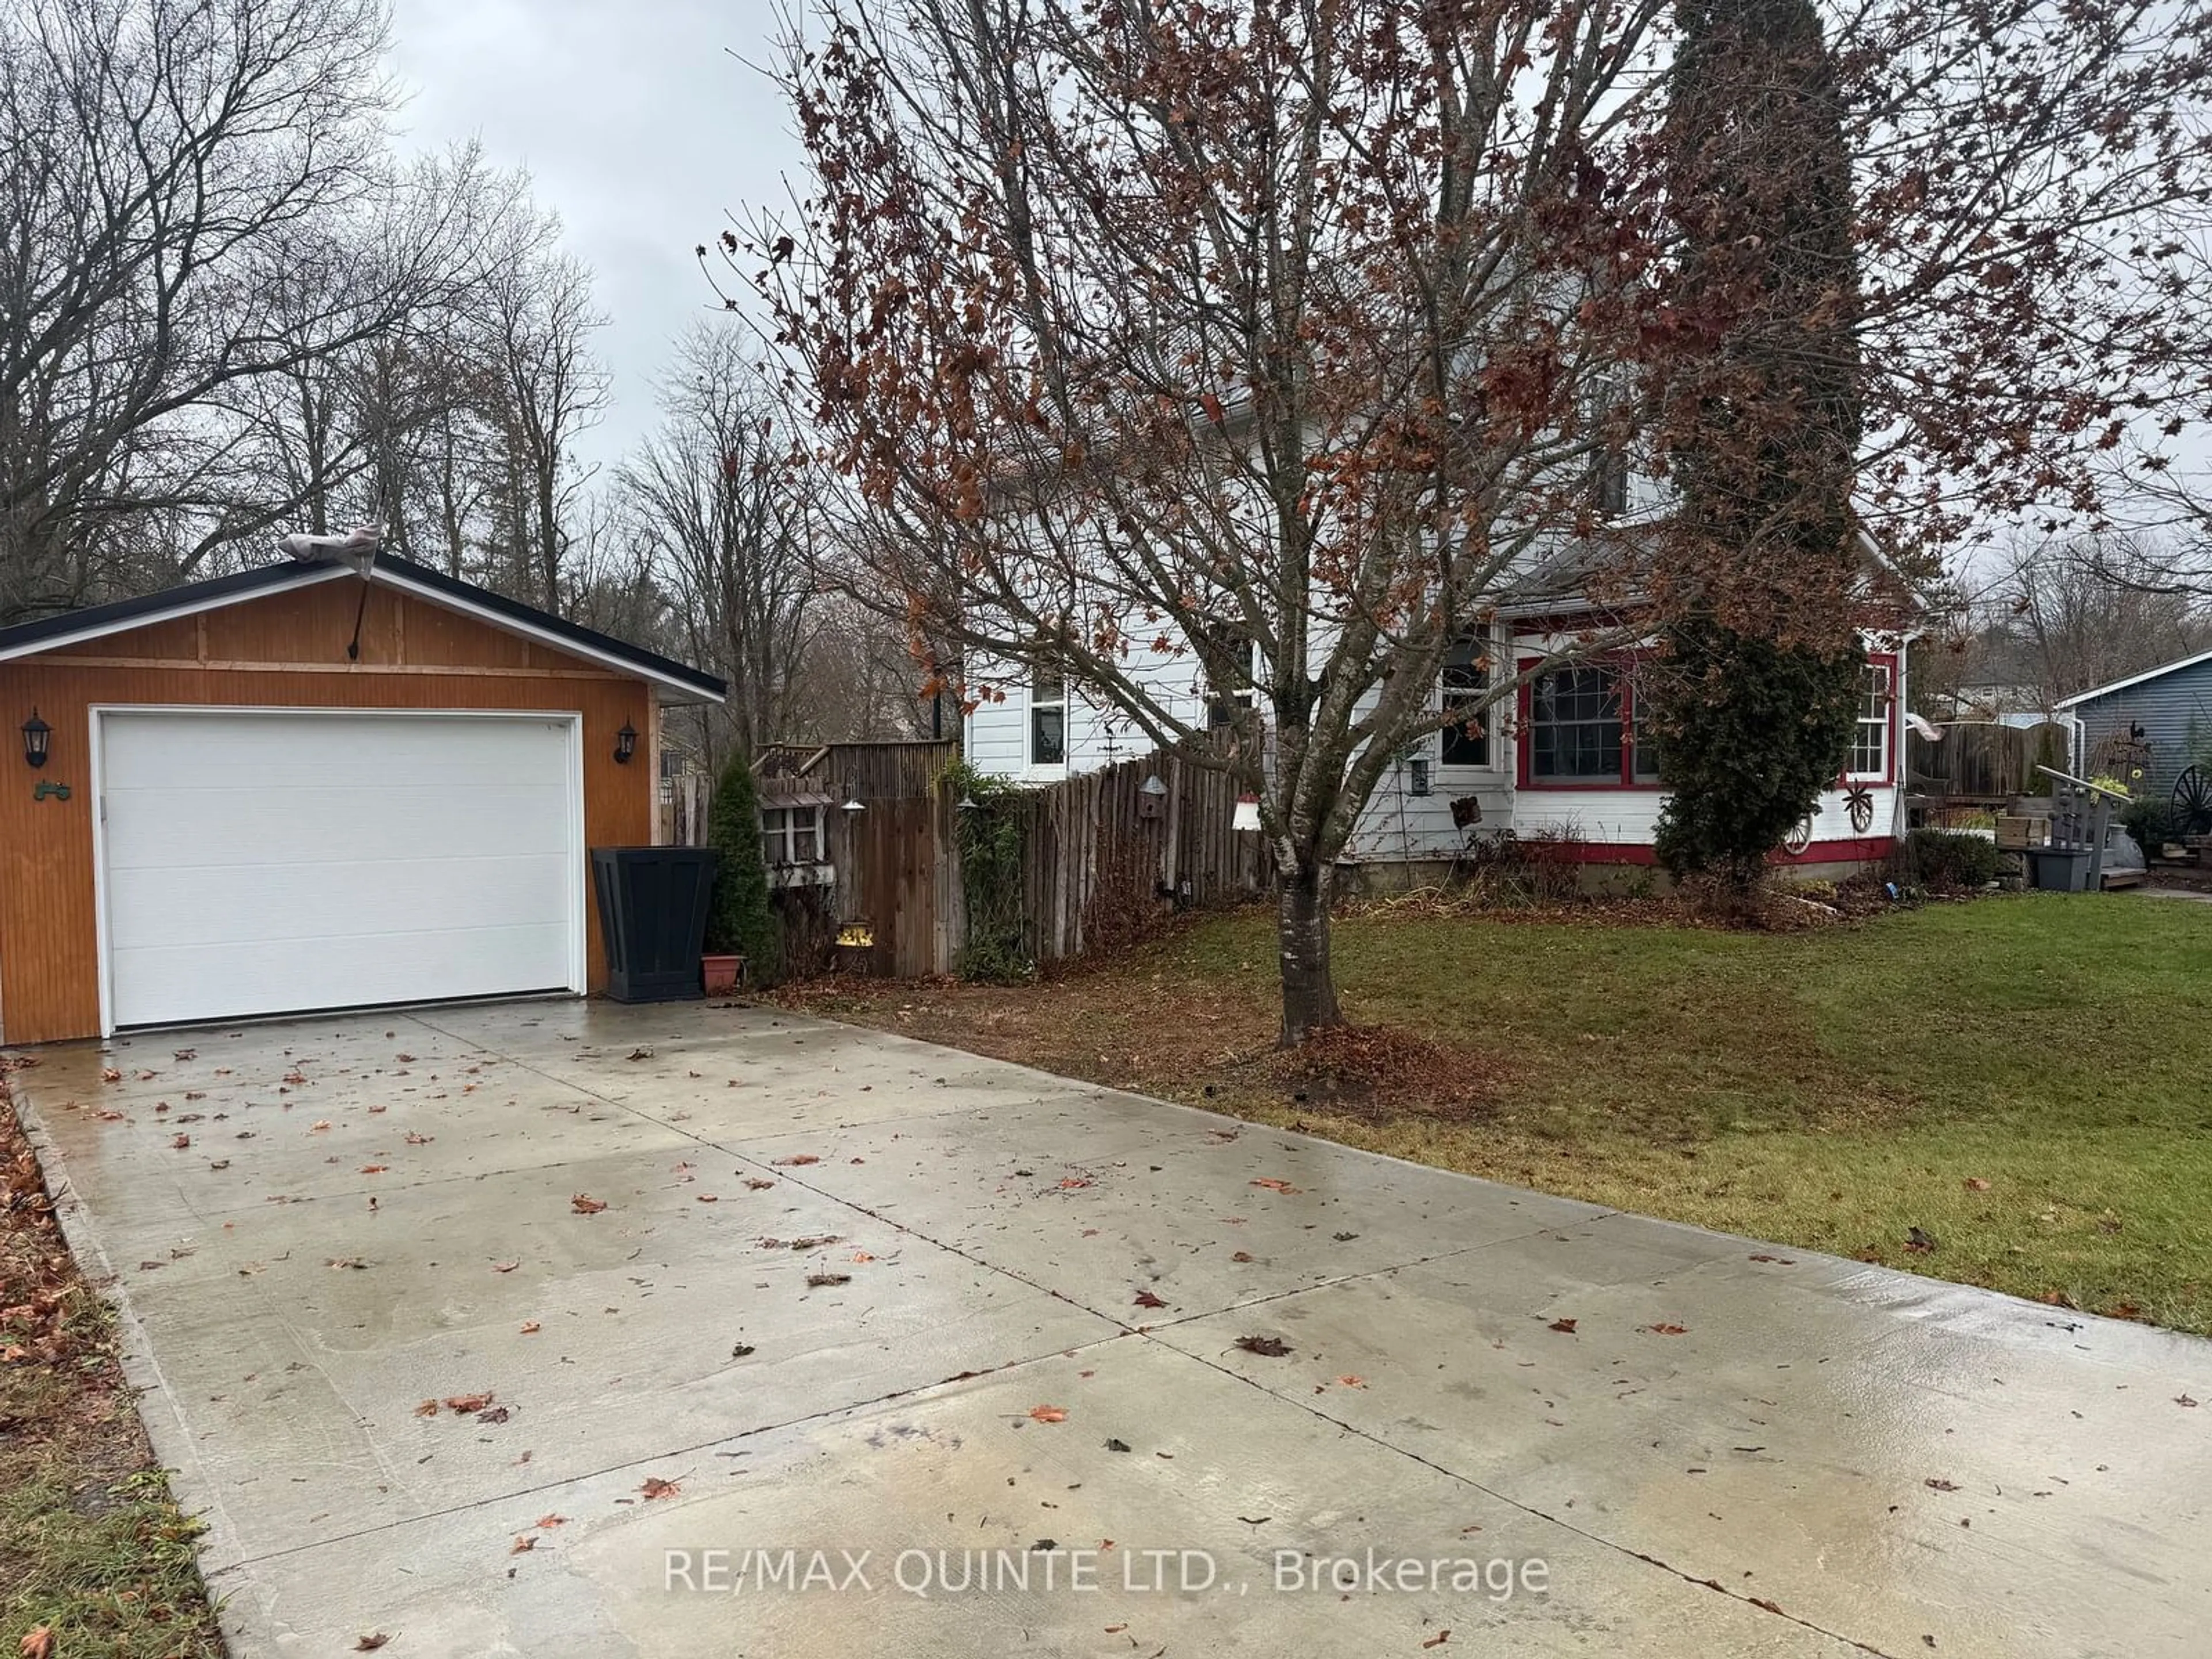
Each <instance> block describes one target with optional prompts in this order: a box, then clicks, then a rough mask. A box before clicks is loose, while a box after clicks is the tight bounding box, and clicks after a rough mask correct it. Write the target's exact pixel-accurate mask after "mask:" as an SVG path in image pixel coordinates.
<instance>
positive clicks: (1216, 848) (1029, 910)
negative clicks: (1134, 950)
mask: <svg viewBox="0 0 2212 1659" xmlns="http://www.w3.org/2000/svg"><path fill="white" fill-rule="evenodd" d="M1154 778H1157V779H1158V781H1159V782H1160V784H1161V785H1162V786H1163V787H1164V793H1148V792H1147V791H1146V788H1145V785H1146V781H1149V780H1151V779H1154ZM997 810H1000V811H1013V812H1015V813H1016V814H1017V816H1018V821H1019V822H1020V823H1021V827H1022V916H1023V922H1024V942H1025V943H1026V945H1027V946H1028V950H1029V955H1030V959H1031V960H1032V961H1034V962H1036V963H1037V964H1038V965H1039V966H1040V967H1042V966H1043V965H1044V964H1046V963H1054V962H1064V961H1067V960H1069V959H1071V958H1073V957H1082V956H1086V955H1090V954H1092V953H1094V952H1097V951H1113V950H1116V949H1120V948H1121V947H1122V946H1125V945H1128V944H1130V943H1132V942H1133V941H1134V940H1136V939H1139V938H1141V937H1143V936H1144V935H1145V934H1146V933H1149V932H1150V931H1152V928H1153V927H1157V926H1158V921H1159V920H1160V918H1161V917H1162V916H1163V915H1164V914H1165V913H1167V912H1168V911H1169V910H1170V909H1172V908H1187V907H1189V906H1193V905H1206V904H1218V903H1221V902H1225V901H1229V900H1232V899H1236V898H1239V897H1243V896H1249V895H1250V894H1254V893H1257V892H1259V891H1260V890H1261V888H1262V887H1263V886H1264V885H1265V884H1266V876H1265V871H1266V866H1265V864H1264V862H1263V859H1262V852H1261V846H1260V837H1259V836H1256V835H1251V834H1249V833H1247V834H1239V833H1238V832H1237V830H1236V829H1233V828H1232V827H1231V820H1232V818H1233V817H1234V816H1235V813H1236V810H1237V786H1236V784H1235V782H1234V781H1232V780H1231V778H1230V777H1229V776H1228V775H1226V774H1225V773H1222V772H1218V771H1215V770H1212V769H1208V768H1204V767H1200V766H1197V765H1194V764H1193V763H1190V762H1188V761H1186V760H1184V759H1183V758H1182V757H1180V756H1177V755H1172V754H1154V755H1149V756H1145V757H1140V758H1139V759H1136V760H1132V761H1124V762H1122V763H1121V764H1119V765H1117V766H1111V767H1109V768H1107V769H1105V770H1103V771H1099V772H1091V773H1086V774H1085V775H1082V776H1080V777H1073V778H1069V779H1067V780H1066V781H1063V782H1060V783H1055V784H1052V785H1049V786H1048V787H1045V788H1042V789H1037V790H1033V791H1026V792H1024V793H1022V794H1021V795H1019V796H1018V797H1017V798H1016V799H1015V800H1014V801H1013V802H1010V803H1008V804H1007V805H1006V806H1004V807H1001V808H999V809H997Z"/></svg>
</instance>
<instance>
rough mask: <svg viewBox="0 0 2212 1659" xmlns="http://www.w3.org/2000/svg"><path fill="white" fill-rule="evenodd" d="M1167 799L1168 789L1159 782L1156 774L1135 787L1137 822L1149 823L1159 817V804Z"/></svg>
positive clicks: (1158, 776)
mask: <svg viewBox="0 0 2212 1659" xmlns="http://www.w3.org/2000/svg"><path fill="white" fill-rule="evenodd" d="M1167 798H1168V787H1167V785H1165V784H1164V783H1162V782H1161V781H1160V775H1159V774H1158V773H1157V772H1155V773H1153V774H1152V775H1151V776H1149V777H1147V778H1146V780H1145V781H1143V782H1142V783H1140V784H1139V785H1138V786H1137V822H1138V823H1153V822H1155V821H1156V820H1157V819H1158V817H1159V816H1160V811H1161V805H1160V804H1161V803H1162V802H1163V801H1164V800H1166V799H1167Z"/></svg>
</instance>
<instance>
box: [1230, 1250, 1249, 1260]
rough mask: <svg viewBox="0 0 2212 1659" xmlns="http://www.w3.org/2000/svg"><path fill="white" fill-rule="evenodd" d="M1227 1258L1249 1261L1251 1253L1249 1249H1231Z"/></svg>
mask: <svg viewBox="0 0 2212 1659" xmlns="http://www.w3.org/2000/svg"><path fill="white" fill-rule="evenodd" d="M1229 1259H1230V1260H1231V1261H1251V1260H1253V1255H1252V1252H1251V1251H1249V1250H1232V1251H1231V1252H1230V1254H1229Z"/></svg>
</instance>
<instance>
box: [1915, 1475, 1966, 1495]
mask: <svg viewBox="0 0 2212 1659" xmlns="http://www.w3.org/2000/svg"><path fill="white" fill-rule="evenodd" d="M1920 1484H1921V1485H1922V1486H1925V1487H1927V1488H1928V1490H1929V1491H1930V1492H1956V1491H1958V1490H1959V1483H1958V1482H1957V1481H1955V1480H1944V1479H1943V1477H1942V1475H1940V1474H1931V1475H1929V1477H1928V1479H1926V1480H1923V1481H1922V1482H1921V1483H1920Z"/></svg>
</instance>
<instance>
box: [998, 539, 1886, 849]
mask: <svg viewBox="0 0 2212 1659" xmlns="http://www.w3.org/2000/svg"><path fill="white" fill-rule="evenodd" d="M1868 558H1869V570H1870V572H1871V571H1872V570H1874V569H1875V568H1876V567H1878V566H1879V563H1880V561H1879V557H1878V555H1877V554H1876V553H1875V550H1874V549H1873V548H1872V546H1871V544H1869V547H1868ZM1574 568H1575V566H1574V562H1573V561H1572V560H1571V559H1559V560H1556V561H1554V562H1553V564H1551V565H1550V566H1548V567H1547V568H1544V569H1540V570H1538V571H1536V572H1534V573H1532V574H1531V575H1530V576H1529V577H1528V579H1527V580H1524V581H1522V583H1521V584H1519V585H1518V586H1516V588H1515V589H1513V590H1512V591H1511V592H1510V596H1509V597H1508V599H1507V601H1506V602H1505V603H1504V604H1502V605H1500V606H1499V607H1498V616H1497V618H1496V620H1495V622H1494V623H1492V625H1491V627H1490V628H1489V629H1486V630H1485V631H1482V632H1480V633H1477V634H1471V635H1468V638H1467V639H1466V640H1465V641H1463V642H1462V645H1461V646H1460V647H1459V648H1458V649H1457V650H1456V651H1455V652H1454V653H1452V655H1451V659H1449V661H1448V662H1447V663H1446V665H1444V667H1443V671H1441V672H1440V673H1439V675H1438V676H1437V684H1436V686H1435V688H1434V690H1433V691H1432V693H1431V705H1430V706H1431V708H1435V709H1436V710H1437V712H1439V713H1440V714H1441V713H1444V712H1447V711H1449V709H1450V708H1453V707H1454V706H1455V704H1468V705H1472V704H1474V703H1475V702H1479V701H1480V698H1481V697H1482V696H1483V694H1484V693H1485V692H1486V690H1487V689H1488V687H1489V685H1490V684H1491V683H1492V682H1491V678H1490V677H1491V676H1492V674H1510V675H1511V676H1514V677H1518V676H1519V675H1521V674H1523V673H1526V672H1528V671H1530V670H1533V669H1534V668H1535V667H1536V666H1537V665H1539V664H1541V662H1543V661H1544V660H1545V659H1547V657H1549V656H1550V655H1552V654H1553V653H1555V652H1557V651H1559V650H1563V649H1565V648H1567V647H1570V646H1571V645H1572V643H1573V642H1574V641H1575V640H1576V639H1577V636H1579V635H1591V634H1595V633H1597V632H1600V631H1602V630H1603V629H1604V627H1605V626H1607V625H1609V624H1611V623H1614V622H1618V621H1620V620H1622V619H1623V618H1622V617H1621V614H1620V611H1618V610H1614V611H1607V610H1606V609H1605V608H1604V607H1602V606H1601V605H1599V604H1597V603H1596V602H1595V601H1593V600H1592V599H1589V598H1588V597H1587V596H1586V595H1585V594H1584V593H1583V592H1582V591H1581V590H1580V588H1579V587H1578V586H1577V583H1576V582H1575V580H1573V577H1572V572H1573V570H1574ZM1553 573H1557V574H1553ZM1862 638H1863V642H1864V643H1865V645H1866V647H1867V650H1868V660H1867V665H1866V670H1865V678H1864V682H1863V696H1862V702H1861V706H1860V710H1859V721H1858V729H1857V737H1856V739H1855V740H1854V742H1853V744H1852V746H1851V753H1850V760H1849V762H1848V763H1847V765H1846V767H1845V769H1844V773H1843V775H1841V776H1839V777H1838V779H1837V781H1836V784H1835V787H1833V788H1832V789H1830V790H1828V791H1827V792H1826V793H1824V794H1823V795H1822V796H1821V798H1820V805H1819V807H1818V809H1817V810H1816V811H1814V812H1813V813H1812V814H1811V815H1810V816H1808V817H1807V819H1806V820H1805V821H1804V822H1803V823H1802V824H1801V825H1800V826H1799V828H1798V830H1797V832H1796V835H1795V836H1792V837H1791V839H1790V843H1789V845H1788V847H1787V848H1786V849H1785V851H1784V854H1782V856H1781V859H1780V862H1782V863H1783V864H1784V865H1785V866H1788V867H1790V869H1792V870H1793V871H1794V872H1796V873H1797V874H1799V875H1802V876H1804V877H1808V878H1811V877H1826V876H1836V875H1841V874H1845V873H1850V872H1856V871H1858V870H1861V869H1863V868H1865V867H1867V866H1869V865H1872V864H1874V863H1875V862H1877V861H1879V860H1881V859H1883V858H1885V857H1886V856H1887V854H1889V852H1890V850H1891V849H1892V848H1893V846H1894V845H1895V842H1896V838H1897V837H1898V836H1899V835H1900V834H1902V833H1903V829H1904V811H1905V788H1904V787H1903V773H1902V766H1903V755H1904V737H1905V708H1906V707H1907V701H1906V700H1907V690H1908V688H1907V685H1906V663H1907V655H1908V653H1907V651H1906V648H1905V647H1906V645H1907V643H1908V642H1909V640H1910V638H1911V635H1910V634H1909V633H1908V632H1899V631H1876V630H1871V629H1870V630H1869V631H1867V632H1865V633H1863V635H1862ZM1649 655H1650V653H1649V652H1648V651H1645V650H1626V651H1620V652H1615V653H1609V654H1607V655H1604V656H1601V657H1597V658H1595V659H1589V660H1585V661H1582V662H1578V663H1575V664H1572V665H1562V666H1558V667H1554V668H1552V669H1549V670H1547V671H1544V672H1542V673H1540V674H1535V675H1534V676H1533V677H1532V678H1530V679H1529V680H1528V683H1527V684H1523V685H1522V686H1520V687H1519V688H1518V689H1517V690H1516V692H1515V693H1514V695H1513V696H1512V697H1511V698H1510V700H1508V701H1507V702H1502V703H1500V704H1498V705H1495V706H1493V707H1492V708H1491V709H1490V710H1489V712H1488V714H1486V716H1485V717H1484V718H1483V719H1482V720H1479V721H1470V722H1469V723H1468V725H1467V726H1463V727H1452V726H1447V727H1445V728H1444V729H1443V731H1442V732H1436V733H1431V734H1430V735H1429V736H1427V737H1425V738H1420V739H1418V740H1416V741H1415V742H1413V744H1409V745H1407V747H1406V748H1405V749H1404V750H1401V751H1400V753H1399V754H1398V755H1397V756H1396V757H1395V760H1394V762H1393V763H1392V765H1391V766H1390V767H1389V769H1388V770H1387V771H1386V772H1385V773H1384V774H1383V780H1382V781H1381V783H1380V784H1379V786H1378V787H1376V791H1375V793H1374V796H1373V797H1372V799H1370V801H1369V803H1368V805H1367V807H1366V810H1365V811H1364V812H1363V813H1362V814H1361V816H1360V819H1359V823H1358V828H1357V829H1356V830H1355V831H1354V833H1353V835H1352V840H1351V842H1350V844H1349V846H1348V847H1347V848H1346V855H1345V856H1346V861H1347V862H1350V863H1352V864H1357V865H1360V866H1369V869H1370V877H1369V878H1370V879H1371V880H1374V881H1376V882H1379V883H1381V884H1391V883H1393V882H1395V881H1397V880H1401V879H1410V878H1412V877H1413V875H1414V874H1416V873H1419V874H1421V875H1427V874H1430V873H1441V872H1442V869H1443V867H1445V866H1449V863H1450V862H1451V861H1452V860H1455V859H1457V858H1458V857H1460V856H1461V855H1462V854H1463V853H1464V852H1466V851H1467V850H1468V848H1470V847H1471V846H1472V845H1473V844H1474V842H1477V841H1479V840H1480V839H1481V838H1483V837H1486V836H1498V835H1500V834H1502V833H1505V832H1510V833H1511V834H1512V835H1513V836H1516V838H1518V839H1519V840H1521V841H1522V842H1536V843H1541V844H1544V845H1546V846H1547V848H1549V850H1550V851H1551V852H1552V853H1553V854H1554V855H1556V856H1559V857H1562V858H1565V859H1568V860H1573V861H1576V862H1578V863H1583V864H1586V865H1589V866H1600V869H1598V870H1594V871H1593V872H1592V875H1593V877H1594V878H1602V877H1601V870H1602V867H1603V866H1620V867H1625V868H1624V872H1628V871H1632V870H1633V868H1634V867H1635V866H1649V865H1651V864H1652V863H1654V862H1655V861H1656V860H1655V856H1654V854H1653V851H1652V835H1653V829H1654V827H1655V825H1656V822H1657V819H1658V816H1659V809H1660V806H1661V805H1662V803H1663V802H1664V801H1665V799H1666V794H1667V790H1666V782H1665V769H1664V766H1663V764H1662V763H1660V762H1659V760H1658V757H1657V754H1656V745H1654V744H1650V743H1649V742H1639V741H1638V730H1637V695H1638V665H1639V664H1640V663H1641V662H1643V661H1644V660H1645V659H1648V657H1649ZM1129 671H1130V672H1131V673H1132V674H1133V676H1135V675H1141V676H1144V677H1146V678H1147V679H1148V680H1149V681H1150V683H1151V684H1152V689H1153V693H1154V695H1155V696H1158V698H1159V699H1160V700H1161V701H1162V702H1164V704H1167V705H1169V706H1170V707H1171V708H1173V709H1174V711H1175V712H1176V714H1178V716H1179V717H1180V718H1182V719H1183V720H1186V721H1188V722H1191V723H1193V724H1200V723H1212V724H1220V723H1223V716H1224V714H1225V711H1224V710H1223V708H1221V706H1220V705H1219V703H1218V700H1217V699H1215V698H1213V697H1212V696H1211V695H1210V693H1209V690H1208V688H1207V687H1206V684H1204V675H1203V672H1202V671H1201V670H1200V668H1199V667H1198V665H1197V664H1196V663H1195V661H1194V660H1193V659H1191V658H1189V657H1188V656H1170V655H1160V656H1158V657H1156V658H1153V659H1151V660H1147V661H1142V662H1139V663H1134V664H1132V665H1130V670H1129ZM978 680H979V683H980V684H981V685H983V686H984V687H985V688H987V695H986V696H984V697H983V698H982V700H981V701H980V702H978V703H977V705H976V707H975V709H974V711H973V712H972V713H971V714H969V715H968V717H967V720H966V726H965V729H964V732H963V738H964V743H965V747H966V751H967V756H968V760H969V764H970V765H972V766H974V767H975V769H977V770H979V771H981V772H983V773H986V774H988V775H994V776H998V777H1003V778H1007V779H1010V780H1012V781H1017V782H1022V783H1029V784H1038V785H1042V784H1048V783H1052V782H1056V781H1060V779H1063V778H1066V777H1067V776H1070V775H1080V774H1083V773H1085V772H1091V771H1095V770H1097V769H1099V768H1101V767H1103V766H1107V765H1110V764H1112V763H1115V761H1118V760H1124V759H1128V758H1131V757H1134V756H1137V755H1139V754H1141V753H1143V752H1145V750H1146V749H1147V748H1148V747H1149V746H1150V745H1149V744H1147V743H1146V741H1145V740H1144V739H1143V738H1142V737H1141V736H1140V735H1139V734H1138V733H1137V732H1135V731H1134V730H1133V723H1132V722H1131V721H1129V720H1128V719H1127V716H1126V715H1123V714H1120V713H1118V712H1117V711H1116V710H1115V709H1114V708H1112V707H1110V706H1109V705H1106V704H1104V703H1103V702H1093V701H1091V700H1088V699H1086V698H1085V696H1084V694H1083V689H1082V687H1081V686H1079V685H1077V684H1071V683H1069V682H1068V681H1066V679H1064V678H1061V677H1060V676H1057V675H1054V674H1045V673H1028V672H1023V671H1001V672H1000V673H999V674H998V675H996V676H994V675H993V674H991V673H990V672H989V671H983V672H981V673H980V674H979V675H978ZM1251 695H1252V694H1251V693H1250V692H1249V691H1246V692H1243V693H1242V694H1240V696H1239V701H1240V702H1246V703H1247V705H1248V706H1249V698H1250V697H1251ZM1209 710H1212V714H1211V715H1209ZM1390 866H1400V867H1399V868H1397V869H1393V868H1391V867H1390ZM1406 866H1413V868H1410V869H1409V868H1406Z"/></svg>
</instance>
